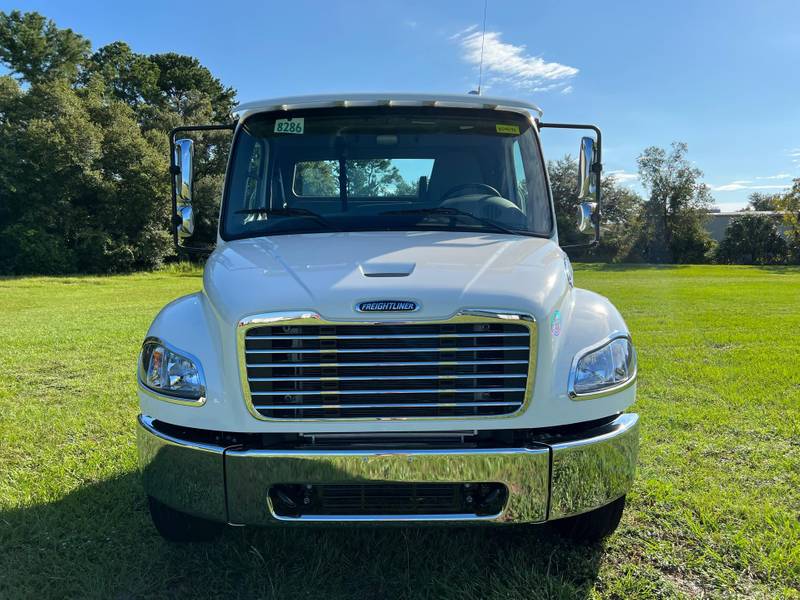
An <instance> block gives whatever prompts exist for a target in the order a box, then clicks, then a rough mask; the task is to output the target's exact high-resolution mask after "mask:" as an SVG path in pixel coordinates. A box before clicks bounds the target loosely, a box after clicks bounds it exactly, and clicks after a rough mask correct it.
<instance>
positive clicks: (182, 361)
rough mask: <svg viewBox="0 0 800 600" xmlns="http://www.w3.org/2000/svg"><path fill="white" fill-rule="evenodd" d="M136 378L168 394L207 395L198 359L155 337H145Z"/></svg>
mask: <svg viewBox="0 0 800 600" xmlns="http://www.w3.org/2000/svg"><path fill="white" fill-rule="evenodd" d="M139 381H141V382H142V385H144V386H146V387H148V388H150V389H152V390H154V391H156V392H159V393H161V394H166V395H168V396H176V397H178V398H185V399H187V400H200V399H201V398H204V397H205V395H206V387H205V379H204V377H203V371H202V368H201V367H200V362H199V361H198V360H197V359H196V358H195V357H194V356H192V355H190V354H188V353H186V352H181V351H180V350H176V349H175V348H173V347H172V346H169V345H167V344H165V343H164V342H163V341H161V340H159V339H157V338H147V339H146V340H145V341H144V344H143V345H142V354H141V356H140V357H139Z"/></svg>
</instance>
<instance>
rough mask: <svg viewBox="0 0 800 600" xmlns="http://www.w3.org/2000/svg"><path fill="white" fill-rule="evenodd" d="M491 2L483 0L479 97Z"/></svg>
mask: <svg viewBox="0 0 800 600" xmlns="http://www.w3.org/2000/svg"><path fill="white" fill-rule="evenodd" d="M488 4H489V0H483V35H481V64H480V66H479V67H478V96H480V95H481V84H482V83H483V44H484V43H485V42H486V7H487V5H488Z"/></svg>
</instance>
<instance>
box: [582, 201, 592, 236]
mask: <svg viewBox="0 0 800 600" xmlns="http://www.w3.org/2000/svg"><path fill="white" fill-rule="evenodd" d="M596 210H597V202H581V203H580V204H579V205H578V231H580V232H581V233H583V234H585V235H594V212H595V211H596Z"/></svg>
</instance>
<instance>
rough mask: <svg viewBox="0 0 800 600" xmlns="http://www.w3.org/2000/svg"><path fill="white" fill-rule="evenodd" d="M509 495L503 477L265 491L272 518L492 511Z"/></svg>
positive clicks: (301, 486) (456, 514)
mask: <svg viewBox="0 0 800 600" xmlns="http://www.w3.org/2000/svg"><path fill="white" fill-rule="evenodd" d="M507 499H508V488H506V486H505V485H503V484H502V483H364V484H278V485H274V486H272V487H271V488H270V491H269V501H270V508H271V511H272V513H273V515H274V516H275V517H276V518H278V519H305V520H309V519H318V518H325V517H335V518H339V519H340V518H342V517H344V518H348V517H352V518H363V519H370V518H374V519H383V518H392V517H395V518H397V517H400V518H402V517H419V516H422V515H426V516H437V517H455V518H459V517H461V518H481V517H493V516H496V515H499V514H500V513H501V512H502V511H503V508H504V506H505V504H506V500H507Z"/></svg>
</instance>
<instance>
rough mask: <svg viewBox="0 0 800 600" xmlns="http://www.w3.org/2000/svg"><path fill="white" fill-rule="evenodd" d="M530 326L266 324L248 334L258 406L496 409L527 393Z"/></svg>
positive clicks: (411, 412) (449, 412) (286, 414)
mask: <svg viewBox="0 0 800 600" xmlns="http://www.w3.org/2000/svg"><path fill="white" fill-rule="evenodd" d="M530 346H531V331H530V330H529V329H528V327H527V326H525V325H521V324H518V323H507V322H499V321H498V322H487V323H484V322H469V323H434V324H400V325H385V324H381V325H374V324H358V325H333V324H331V325H328V324H314V325H304V324H301V325H291V324H289V325H285V324H283V325H269V326H256V327H253V328H251V329H249V330H247V331H246V332H245V333H244V343H243V348H242V350H243V358H244V364H245V368H246V372H247V378H248V385H249V391H250V397H251V398H252V400H253V408H255V410H257V411H258V412H259V413H260V414H261V415H262V416H264V417H268V418H276V419H304V418H321V419H337V418H339V419H340V418H364V417H372V418H375V417H379V418H386V417H409V416H416V417H452V416H492V415H499V414H507V413H511V412H515V411H516V410H517V409H519V408H520V407H521V406H522V404H523V402H524V399H525V393H526V390H527V387H528V383H529V382H528V367H529V360H530V352H531V347H530Z"/></svg>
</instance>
